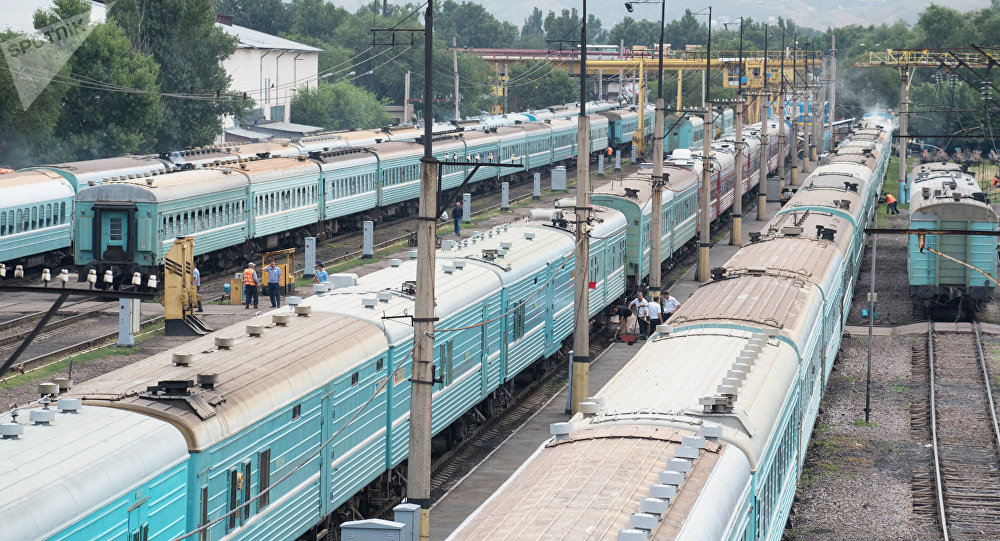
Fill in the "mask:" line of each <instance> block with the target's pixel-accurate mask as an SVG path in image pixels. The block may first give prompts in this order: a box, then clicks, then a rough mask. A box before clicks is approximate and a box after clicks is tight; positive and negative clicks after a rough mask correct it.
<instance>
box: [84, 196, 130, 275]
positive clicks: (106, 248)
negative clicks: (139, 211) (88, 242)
mask: <svg viewBox="0 0 1000 541" xmlns="http://www.w3.org/2000/svg"><path fill="white" fill-rule="evenodd" d="M94 214H95V216H94V223H95V227H94V238H93V246H94V247H95V248H96V251H97V253H96V254H94V255H95V256H96V257H95V259H98V260H100V261H108V262H117V261H129V260H130V259H131V258H132V255H133V251H134V249H135V231H134V230H133V227H132V223H133V217H134V215H135V207H134V206H133V205H129V206H128V207H122V206H103V205H102V206H97V205H95V206H94Z"/></svg>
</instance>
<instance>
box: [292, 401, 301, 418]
mask: <svg viewBox="0 0 1000 541" xmlns="http://www.w3.org/2000/svg"><path fill="white" fill-rule="evenodd" d="M299 417H302V404H295V405H294V406H292V420H293V421H294V420H296V419H298V418H299Z"/></svg>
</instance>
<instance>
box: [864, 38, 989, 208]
mask: <svg viewBox="0 0 1000 541" xmlns="http://www.w3.org/2000/svg"><path fill="white" fill-rule="evenodd" d="M996 53H1000V48H997V47H977V46H976V45H971V47H968V48H965V47H962V48H948V49H886V50H885V51H869V52H868V53H866V54H865V55H863V56H862V57H861V58H859V59H858V60H856V61H854V62H853V63H852V64H851V65H852V66H853V67H856V68H882V67H888V68H893V69H895V70H896V71H897V72H899V137H898V138H897V149H898V150H897V151H898V152H899V194H900V199H901V200H902V202H903V203H906V202H908V200H909V199H908V198H907V197H906V173H907V169H908V166H907V162H906V145H907V143H908V142H909V137H910V135H909V131H908V124H909V116H910V111H909V107H910V103H909V102H910V83H911V82H912V81H913V74H914V73H915V72H916V70H917V68H933V69H938V70H944V71H948V72H950V73H952V74H954V75H957V76H958V77H959V78H961V79H963V80H964V81H965V82H966V83H967V84H969V85H970V86H973V87H975V83H974V82H973V81H971V80H970V79H969V78H968V77H966V76H965V74H964V73H962V72H960V71H959V70H963V69H964V70H966V71H968V72H971V73H972V74H974V75H976V76H977V77H978V78H979V79H980V80H981V81H986V78H985V77H984V76H983V75H981V74H979V73H977V72H976V71H975V70H976V69H986V70H989V69H991V68H992V67H993V66H996V65H998V63H997V59H996V58H995V57H994V54H996ZM990 86H992V84H990ZM993 88H994V90H996V91H998V92H1000V89H997V88H996V87H993ZM944 136H945V137H951V136H952V134H945V135H944Z"/></svg>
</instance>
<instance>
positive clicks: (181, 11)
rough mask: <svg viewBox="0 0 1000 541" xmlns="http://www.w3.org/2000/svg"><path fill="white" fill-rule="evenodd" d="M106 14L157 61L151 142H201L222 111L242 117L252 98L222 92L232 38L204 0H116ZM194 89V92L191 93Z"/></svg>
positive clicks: (217, 125) (168, 146)
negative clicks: (157, 118)
mask: <svg viewBox="0 0 1000 541" xmlns="http://www.w3.org/2000/svg"><path fill="white" fill-rule="evenodd" d="M109 16H110V18H111V19H112V20H114V21H115V22H117V23H118V24H119V25H120V26H121V27H122V28H123V29H124V30H125V34H126V35H127V36H128V38H129V41H131V43H132V49H133V50H134V51H136V52H139V53H142V54H152V55H153V57H154V58H156V60H157V62H158V63H159V64H160V66H161V69H160V76H159V81H158V82H159V84H160V89H161V91H162V92H165V93H179V94H185V95H188V96H187V97H173V96H164V97H163V99H162V100H161V101H160V103H161V109H162V112H163V123H162V124H161V126H160V130H159V132H158V133H157V148H158V149H159V150H172V149H177V148H182V147H185V146H198V145H207V144H209V143H211V142H212V141H214V140H215V138H216V137H217V136H218V134H220V133H222V117H223V116H226V115H231V116H235V117H237V118H242V117H244V116H245V115H246V114H247V112H248V111H249V110H250V109H251V108H252V106H253V102H252V101H250V100H244V99H241V98H238V97H232V96H231V95H227V93H229V92H230V88H229V85H230V82H231V81H230V78H229V76H228V75H227V74H226V71H225V69H223V68H222V65H221V62H222V60H223V59H225V58H227V57H228V56H229V55H231V54H232V53H233V51H234V50H235V48H236V38H234V37H232V36H229V35H227V34H226V33H225V32H223V31H222V29H220V28H217V27H216V26H215V8H214V7H213V6H212V4H211V2H210V1H209V0H118V1H117V2H116V3H115V4H114V5H113V6H112V7H111V9H110V11H109ZM191 95H194V97H191Z"/></svg>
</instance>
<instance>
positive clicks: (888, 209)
mask: <svg viewBox="0 0 1000 541" xmlns="http://www.w3.org/2000/svg"><path fill="white" fill-rule="evenodd" d="M897 203H898V201H896V198H895V197H894V196H893V195H892V194H891V193H887V194H885V213H886V214H899V209H897V208H896V204H897Z"/></svg>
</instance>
